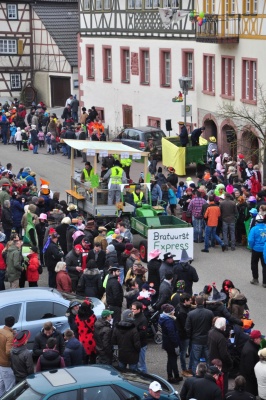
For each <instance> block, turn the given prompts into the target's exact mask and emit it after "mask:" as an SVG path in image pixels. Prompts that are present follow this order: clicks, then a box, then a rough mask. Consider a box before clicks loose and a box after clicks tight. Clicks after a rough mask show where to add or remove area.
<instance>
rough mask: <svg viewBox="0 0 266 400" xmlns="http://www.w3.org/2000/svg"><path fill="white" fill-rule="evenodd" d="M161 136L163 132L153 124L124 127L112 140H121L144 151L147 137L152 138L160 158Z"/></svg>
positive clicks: (163, 134) (163, 135)
mask: <svg viewBox="0 0 266 400" xmlns="http://www.w3.org/2000/svg"><path fill="white" fill-rule="evenodd" d="M162 137H165V133H164V132H163V131H162V130H161V129H160V128H155V127H153V126H141V127H138V128H126V129H124V130H123V131H122V132H121V133H120V134H119V135H118V136H117V137H116V138H115V139H114V140H113V142H122V143H123V144H125V145H127V146H130V147H134V149H138V150H141V151H144V149H145V147H146V146H147V143H148V139H149V138H153V140H154V144H155V146H156V147H157V148H158V150H159V158H160V159H161V158H162Z"/></svg>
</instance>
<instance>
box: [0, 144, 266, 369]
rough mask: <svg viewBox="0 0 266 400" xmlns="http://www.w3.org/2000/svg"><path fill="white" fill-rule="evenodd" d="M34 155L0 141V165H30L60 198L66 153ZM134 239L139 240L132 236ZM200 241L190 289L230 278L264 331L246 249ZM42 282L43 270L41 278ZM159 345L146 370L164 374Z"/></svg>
mask: <svg viewBox="0 0 266 400" xmlns="http://www.w3.org/2000/svg"><path fill="white" fill-rule="evenodd" d="M39 153H40V154H38V155H33V154H32V152H27V153H23V152H18V151H17V150H16V147H15V146H13V145H9V146H8V145H6V146H4V145H2V144H0V161H1V162H2V165H6V163H7V162H12V164H13V170H14V172H17V171H18V170H19V168H21V167H23V166H24V167H25V166H30V167H31V168H32V170H34V171H35V172H36V173H37V180H39V177H40V176H41V177H43V178H45V179H47V180H49V181H50V182H51V185H50V186H51V189H52V190H56V191H59V192H61V198H65V192H64V191H65V189H68V188H69V185H70V164H69V160H67V159H66V157H62V156H61V155H60V154H58V155H54V156H52V155H47V154H46V151H45V150H44V149H41V150H39ZM82 165H83V164H82V163H81V159H80V158H77V159H76V160H75V167H81V166H82ZM141 168H142V167H141V164H137V163H135V164H134V166H133V167H132V171H133V178H135V179H137V178H138V177H139V174H140V172H141ZM135 240H139V237H136V238H135ZM201 248H202V245H201V244H195V248H194V262H193V265H194V266H195V267H196V269H197V271H198V274H199V278H200V280H199V282H198V283H197V284H195V285H194V287H193V290H194V293H198V292H200V291H201V290H202V289H203V287H204V285H205V284H211V283H212V282H216V284H217V287H218V288H220V287H221V284H222V281H223V280H224V279H226V278H227V279H231V280H232V281H233V282H234V283H235V285H236V287H238V288H240V289H241V291H242V292H243V293H244V294H245V295H246V297H247V299H248V305H249V308H250V314H251V317H252V318H253V319H254V320H255V323H256V325H255V327H256V329H260V330H262V331H263V332H264V333H265V331H266V329H265V328H266V327H265V316H266V313H265V296H266V289H264V288H262V286H255V287H254V286H252V285H251V284H250V283H249V281H250V279H251V271H250V252H249V251H248V250H247V249H244V248H237V249H236V251H234V252H232V251H228V252H225V253H222V251H221V249H220V248H215V249H210V253H208V254H206V253H201V251H200V250H201ZM43 280H44V282H43V283H45V284H46V282H47V280H46V276H45V274H44V275H43V276H42V281H43ZM159 347H160V346H156V345H152V344H151V345H150V347H149V351H148V355H147V359H148V365H149V370H150V371H151V372H154V373H155V372H157V373H159V374H161V375H162V376H165V365H166V357H165V354H164V352H163V353H162V351H160V350H159Z"/></svg>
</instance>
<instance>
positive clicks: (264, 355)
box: [258, 347, 266, 358]
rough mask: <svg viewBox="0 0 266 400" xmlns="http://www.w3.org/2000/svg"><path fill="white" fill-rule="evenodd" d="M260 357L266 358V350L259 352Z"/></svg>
mask: <svg viewBox="0 0 266 400" xmlns="http://www.w3.org/2000/svg"><path fill="white" fill-rule="evenodd" d="M258 355H259V356H260V357H264V358H266V348H265V347H264V349H261V350H259V352H258Z"/></svg>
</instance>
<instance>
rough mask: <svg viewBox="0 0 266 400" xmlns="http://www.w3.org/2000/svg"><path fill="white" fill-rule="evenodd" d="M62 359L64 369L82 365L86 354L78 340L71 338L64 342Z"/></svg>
mask: <svg viewBox="0 0 266 400" xmlns="http://www.w3.org/2000/svg"><path fill="white" fill-rule="evenodd" d="M63 357H64V360H65V365H66V367H74V366H76V365H82V364H84V361H85V358H86V352H85V350H84V347H83V346H82V344H81V343H80V342H79V340H78V339H76V338H75V337H73V338H71V339H69V340H68V341H67V342H66V347H65V351H64V354H63Z"/></svg>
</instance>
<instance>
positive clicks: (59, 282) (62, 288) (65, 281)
mask: <svg viewBox="0 0 266 400" xmlns="http://www.w3.org/2000/svg"><path fill="white" fill-rule="evenodd" d="M56 289H57V290H59V292H67V293H71V292H72V281H71V278H70V276H69V275H68V273H67V272H66V271H59V272H57V274H56Z"/></svg>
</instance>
